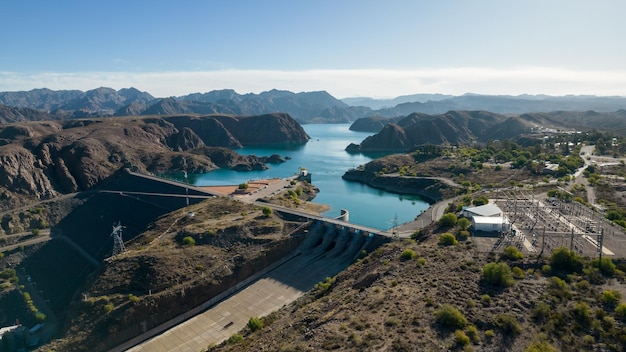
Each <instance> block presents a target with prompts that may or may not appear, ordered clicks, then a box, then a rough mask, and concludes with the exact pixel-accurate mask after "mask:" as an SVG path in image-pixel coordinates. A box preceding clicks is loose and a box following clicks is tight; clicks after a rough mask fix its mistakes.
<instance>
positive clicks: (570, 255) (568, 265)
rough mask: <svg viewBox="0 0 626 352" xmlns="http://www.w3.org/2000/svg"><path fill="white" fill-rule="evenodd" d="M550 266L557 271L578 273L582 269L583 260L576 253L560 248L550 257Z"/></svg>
mask: <svg viewBox="0 0 626 352" xmlns="http://www.w3.org/2000/svg"><path fill="white" fill-rule="evenodd" d="M550 266H551V267H552V269H554V270H558V271H564V272H575V273H579V272H581V271H582V269H583V259H582V258H581V257H580V256H579V255H578V254H576V252H574V251H570V250H569V249H567V248H565V247H561V248H557V249H556V250H554V251H553V252H552V254H551V255H550Z"/></svg>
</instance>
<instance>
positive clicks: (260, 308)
mask: <svg viewBox="0 0 626 352" xmlns="http://www.w3.org/2000/svg"><path fill="white" fill-rule="evenodd" d="M305 234H306V235H305V238H304V239H303V240H302V242H301V243H300V245H299V246H298V247H297V248H296V249H295V250H294V251H293V252H292V253H290V254H289V255H288V256H287V257H286V258H284V260H282V261H281V262H280V264H279V265H276V266H273V267H270V268H268V269H267V270H265V271H264V272H261V273H258V274H257V277H256V278H255V279H254V280H251V282H250V283H248V284H247V285H245V286H244V287H243V288H241V289H238V290H236V292H234V293H233V294H231V295H229V296H228V297H226V298H224V299H222V300H220V301H219V302H217V303H215V304H214V305H212V306H210V308H208V309H207V310H204V311H202V312H201V313H200V314H197V315H195V316H193V317H191V318H190V319H187V320H185V321H184V322H182V323H179V324H177V325H173V326H171V327H169V328H167V329H163V330H162V331H158V332H154V333H153V334H152V337H151V336H144V337H143V338H141V337H138V338H137V342H136V343H138V342H141V341H144V340H145V341H144V342H141V343H140V344H138V345H136V346H134V347H132V346H133V345H134V344H128V343H127V344H124V345H121V346H119V347H118V348H115V349H112V351H125V350H127V351H133V352H138V351H155V352H159V351H179V352H186V351H190V352H191V351H193V352H196V351H200V350H202V349H203V348H206V346H208V345H210V344H219V343H220V342H222V341H224V340H226V339H228V338H229V337H230V336H232V335H233V334H234V333H236V332H238V331H239V330H241V329H242V328H243V327H245V326H246V324H247V323H248V320H249V319H250V318H251V317H261V316H265V315H268V314H270V313H271V312H273V311H276V310H278V309H280V308H281V307H283V306H284V305H287V304H289V303H291V302H293V301H295V300H296V299H298V298H299V297H300V296H302V295H304V294H305V293H306V292H307V291H309V290H311V289H312V288H313V287H314V286H315V284H316V283H318V282H320V281H323V280H324V279H325V278H326V277H333V276H335V275H337V274H338V273H339V272H341V271H343V270H344V269H345V268H347V267H348V266H349V265H350V264H351V263H352V262H353V261H354V260H355V259H356V258H358V257H359V256H360V255H361V252H362V251H363V250H365V251H367V252H371V251H373V250H375V249H376V248H377V247H379V246H380V245H382V244H383V243H385V242H388V241H390V238H389V237H385V236H380V235H374V234H370V233H366V232H363V231H359V230H354V229H352V228H350V227H347V226H341V225H337V224H335V223H327V222H324V221H314V222H313V223H312V225H311V226H310V227H309V229H308V231H306V232H305ZM190 331H194V332H196V333H194V336H189V333H190ZM136 343H135V344H136ZM130 347H132V348H130ZM129 348H130V349H129Z"/></svg>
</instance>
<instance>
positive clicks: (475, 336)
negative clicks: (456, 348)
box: [467, 325, 480, 343]
mask: <svg viewBox="0 0 626 352" xmlns="http://www.w3.org/2000/svg"><path fill="white" fill-rule="evenodd" d="M467 336H469V338H470V339H472V342H474V343H479V342H480V334H479V333H478V328H477V327H476V326H474V325H470V326H468V327H467Z"/></svg>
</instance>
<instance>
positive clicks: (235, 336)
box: [227, 334, 243, 344]
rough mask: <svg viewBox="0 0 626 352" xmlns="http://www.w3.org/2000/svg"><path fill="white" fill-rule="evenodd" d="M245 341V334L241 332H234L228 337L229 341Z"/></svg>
mask: <svg viewBox="0 0 626 352" xmlns="http://www.w3.org/2000/svg"><path fill="white" fill-rule="evenodd" d="M240 341H243V336H242V335H241V334H233V335H232V336H231V337H229V338H228V340H227V343H229V344H235V343H237V342H240Z"/></svg>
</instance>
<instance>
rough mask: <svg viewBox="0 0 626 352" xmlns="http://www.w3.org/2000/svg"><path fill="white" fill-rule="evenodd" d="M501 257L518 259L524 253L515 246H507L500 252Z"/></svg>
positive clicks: (522, 256)
mask: <svg viewBox="0 0 626 352" xmlns="http://www.w3.org/2000/svg"><path fill="white" fill-rule="evenodd" d="M502 257H503V258H506V259H509V260H520V259H522V258H524V254H523V253H522V252H520V250H519V249H517V248H516V247H515V246H508V247H506V248H505V249H504V252H502Z"/></svg>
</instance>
